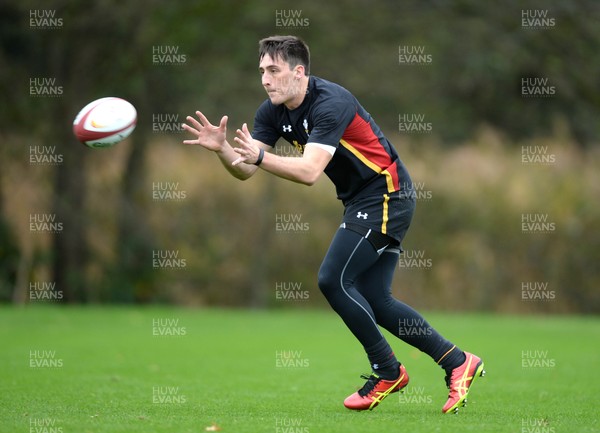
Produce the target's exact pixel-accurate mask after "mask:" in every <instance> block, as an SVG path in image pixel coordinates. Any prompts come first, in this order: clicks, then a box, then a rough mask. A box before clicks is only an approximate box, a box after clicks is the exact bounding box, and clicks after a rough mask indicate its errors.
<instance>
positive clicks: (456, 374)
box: [442, 352, 485, 413]
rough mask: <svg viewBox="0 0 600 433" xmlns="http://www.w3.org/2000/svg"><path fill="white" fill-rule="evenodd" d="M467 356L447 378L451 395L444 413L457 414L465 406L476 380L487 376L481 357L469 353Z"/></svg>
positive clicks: (443, 410) (466, 353)
mask: <svg viewBox="0 0 600 433" xmlns="http://www.w3.org/2000/svg"><path fill="white" fill-rule="evenodd" d="M465 355H466V357H467V359H466V360H465V362H464V363H463V364H462V365H460V366H458V367H456V368H455V369H454V370H452V374H451V375H450V376H446V385H448V389H449V390H450V394H448V401H447V402H446V404H445V405H444V407H443V408H442V412H443V413H457V412H458V408H459V407H461V406H465V405H466V404H467V395H468V394H469V389H470V388H471V385H473V383H474V382H475V379H477V378H478V377H479V376H483V375H484V374H485V370H484V369H483V361H482V360H481V359H480V358H479V357H477V356H475V355H473V354H472V353H469V352H465Z"/></svg>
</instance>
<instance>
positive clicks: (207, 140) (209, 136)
mask: <svg viewBox="0 0 600 433" xmlns="http://www.w3.org/2000/svg"><path fill="white" fill-rule="evenodd" d="M196 116H198V119H199V120H200V121H198V120H196V119H194V118H193V117H192V116H187V117H186V120H187V122H188V123H189V125H188V124H185V123H184V124H183V125H182V126H183V129H185V130H186V131H188V132H191V133H192V134H194V135H195V136H196V139H193V140H183V143H184V144H196V145H199V146H202V147H204V148H206V149H208V150H212V151H213V152H219V151H221V150H223V149H224V148H225V142H226V133H227V116H223V117H222V118H221V123H220V124H219V126H215V125H212V124H211V123H210V122H209V121H208V119H207V118H206V117H205V116H204V114H202V113H201V112H200V111H196ZM190 125H191V126H190Z"/></svg>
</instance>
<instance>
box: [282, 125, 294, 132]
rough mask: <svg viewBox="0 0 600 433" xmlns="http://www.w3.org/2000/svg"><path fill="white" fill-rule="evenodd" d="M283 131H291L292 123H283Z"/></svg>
mask: <svg viewBox="0 0 600 433" xmlns="http://www.w3.org/2000/svg"><path fill="white" fill-rule="evenodd" d="M283 132H292V125H283Z"/></svg>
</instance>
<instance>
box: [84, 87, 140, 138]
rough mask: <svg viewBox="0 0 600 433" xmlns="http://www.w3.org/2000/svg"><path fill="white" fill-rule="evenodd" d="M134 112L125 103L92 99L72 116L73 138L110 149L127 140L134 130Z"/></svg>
mask: <svg viewBox="0 0 600 433" xmlns="http://www.w3.org/2000/svg"><path fill="white" fill-rule="evenodd" d="M136 122H137V111H136V110H135V107H134V106H133V105H131V103H129V102H128V101H126V100H125V99H121V98H116V97H107V98H100V99H96V100H95V101H93V102H90V103H89V104H87V105H86V106H85V107H83V108H82V109H81V111H80V112H79V113H78V114H77V116H75V120H74V121H73V133H74V134H75V137H77V139H78V140H79V141H80V142H82V143H83V144H85V145H86V146H89V147H92V148H99V147H110V146H113V145H115V144H117V143H118V142H120V141H122V140H124V139H125V138H127V137H128V136H129V135H130V134H131V133H132V132H133V130H134V129H135V125H136Z"/></svg>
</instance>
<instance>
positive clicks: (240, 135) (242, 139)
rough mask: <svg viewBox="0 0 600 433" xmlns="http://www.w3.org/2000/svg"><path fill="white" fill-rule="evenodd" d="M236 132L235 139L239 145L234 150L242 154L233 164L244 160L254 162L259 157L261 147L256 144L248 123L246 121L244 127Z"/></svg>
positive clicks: (249, 162) (248, 162) (247, 162)
mask: <svg viewBox="0 0 600 433" xmlns="http://www.w3.org/2000/svg"><path fill="white" fill-rule="evenodd" d="M235 133H236V135H237V137H234V138H233V141H235V142H236V143H237V144H238V145H239V147H236V148H234V149H233V150H234V151H235V153H237V154H238V155H240V157H239V158H238V159H236V160H235V161H233V162H232V163H231V164H232V165H238V164H240V163H242V162H245V163H246V164H254V163H255V162H256V161H257V159H258V154H259V152H260V147H259V146H257V145H256V144H255V142H254V139H253V138H252V135H251V134H250V131H249V130H248V125H247V124H245V123H244V124H243V125H242V129H238V130H236V131H235Z"/></svg>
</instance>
